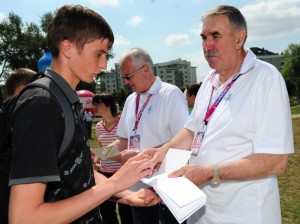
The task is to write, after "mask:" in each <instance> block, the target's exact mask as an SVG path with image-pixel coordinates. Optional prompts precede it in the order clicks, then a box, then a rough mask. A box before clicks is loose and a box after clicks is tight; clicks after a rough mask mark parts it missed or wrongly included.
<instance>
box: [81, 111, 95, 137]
mask: <svg viewBox="0 0 300 224" xmlns="http://www.w3.org/2000/svg"><path fill="white" fill-rule="evenodd" d="M83 120H84V122H85V128H86V132H87V134H88V136H89V139H92V121H93V114H92V113H91V111H90V109H89V108H88V109H86V111H85V112H84V114H83Z"/></svg>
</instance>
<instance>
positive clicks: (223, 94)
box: [203, 72, 241, 125]
mask: <svg viewBox="0 0 300 224" xmlns="http://www.w3.org/2000/svg"><path fill="white" fill-rule="evenodd" d="M240 75H241V74H240V73H239V72H238V73H237V74H235V75H234V76H233V78H232V80H231V82H230V83H228V84H227V86H226V87H225V89H223V91H222V93H221V94H220V95H219V97H218V98H217V99H216V101H215V102H214V103H213V104H212V105H211V107H210V108H209V105H210V102H211V99H212V95H213V92H214V89H215V87H212V89H211V94H210V99H209V104H208V106H207V112H206V114H205V117H204V120H203V121H204V124H205V125H207V122H208V120H209V118H210V116H211V115H212V114H213V113H214V112H215V110H216V109H217V106H218V105H219V103H220V102H221V101H222V99H223V98H224V96H225V95H226V93H227V92H228V90H229V89H230V88H231V86H232V85H233V83H234V82H235V81H236V80H237V79H238V78H239V77H240Z"/></svg>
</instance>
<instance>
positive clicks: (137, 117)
mask: <svg viewBox="0 0 300 224" xmlns="http://www.w3.org/2000/svg"><path fill="white" fill-rule="evenodd" d="M151 96H152V94H149V95H148V97H147V99H146V101H145V103H144V105H143V106H142V108H141V109H140V112H138V109H139V104H140V94H139V93H137V96H136V100H135V117H136V119H135V124H134V129H133V130H134V131H136V130H137V127H138V125H139V122H140V119H141V117H142V113H143V111H144V109H145V108H146V106H147V104H148V102H149V100H150V98H151Z"/></svg>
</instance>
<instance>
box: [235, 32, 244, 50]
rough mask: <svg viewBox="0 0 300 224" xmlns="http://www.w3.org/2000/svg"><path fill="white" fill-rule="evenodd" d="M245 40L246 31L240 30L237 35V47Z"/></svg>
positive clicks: (241, 45)
mask: <svg viewBox="0 0 300 224" xmlns="http://www.w3.org/2000/svg"><path fill="white" fill-rule="evenodd" d="M245 41H246V31H245V30H240V31H239V32H238V35H237V42H236V44H237V49H241V48H242V47H243V45H244V43H245Z"/></svg>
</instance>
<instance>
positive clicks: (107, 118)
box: [92, 93, 133, 224]
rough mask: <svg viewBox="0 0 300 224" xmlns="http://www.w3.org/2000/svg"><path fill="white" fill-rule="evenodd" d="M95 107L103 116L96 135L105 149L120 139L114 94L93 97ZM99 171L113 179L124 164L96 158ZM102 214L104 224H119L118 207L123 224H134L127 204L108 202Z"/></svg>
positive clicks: (97, 125)
mask: <svg viewBox="0 0 300 224" xmlns="http://www.w3.org/2000/svg"><path fill="white" fill-rule="evenodd" d="M92 102H93V106H94V108H95V115H97V116H102V118H103V119H102V120H101V121H99V122H98V123H97V124H96V135H97V139H98V142H99V146H100V147H104V146H107V145H109V144H110V143H112V142H113V141H114V140H116V139H117V138H118V136H117V134H116V132H117V128H118V124H119V121H120V115H119V114H118V108H117V104H116V101H115V98H114V97H113V95H112V94H108V93H102V94H101V95H95V96H94V97H93V101H92ZM94 162H96V166H97V170H98V172H99V173H101V174H103V175H104V176H106V177H108V178H109V177H111V176H112V175H113V174H114V173H115V172H117V171H118V170H119V169H120V168H121V166H122V164H121V163H120V162H117V161H114V160H111V159H108V158H100V159H98V158H96V159H94ZM99 207H100V213H101V217H102V221H103V223H104V224H118V223H119V222H118V217H117V207H118V208H119V215H120V220H121V223H122V224H132V223H133V217H132V212H131V206H129V205H125V204H118V203H116V202H113V201H110V200H107V201H105V202H103V203H102V204H101V205H100V206H99Z"/></svg>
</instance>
